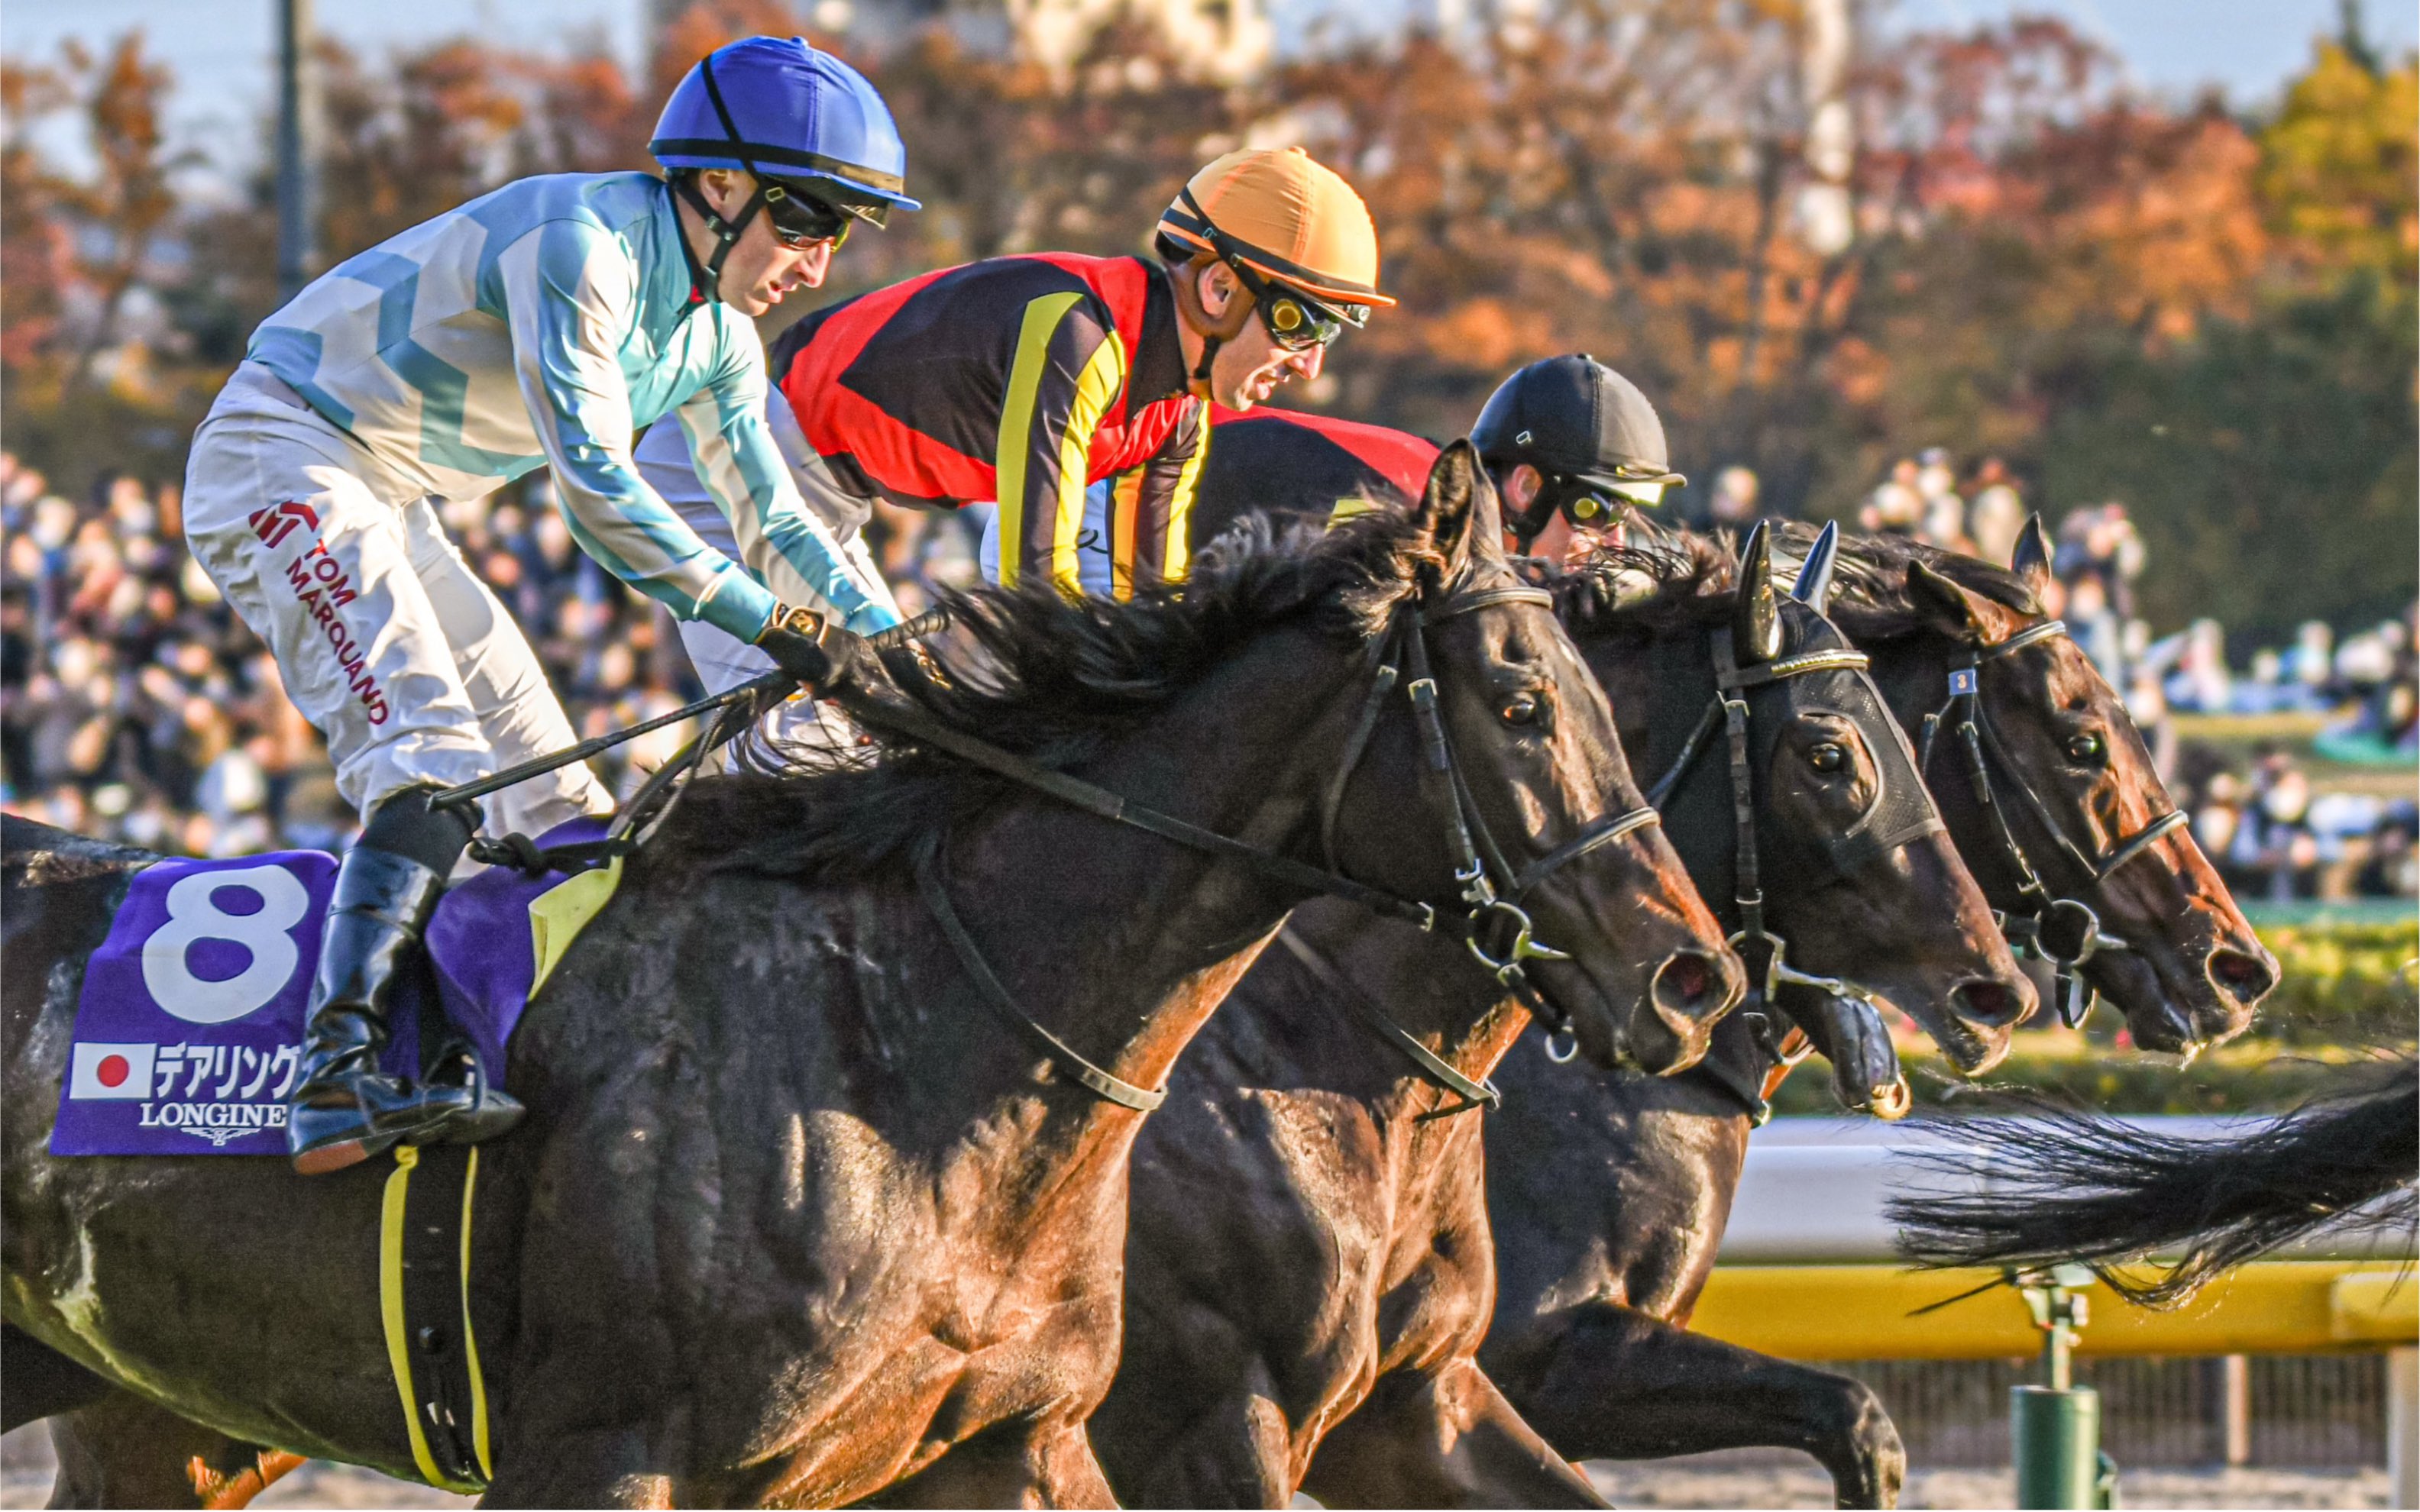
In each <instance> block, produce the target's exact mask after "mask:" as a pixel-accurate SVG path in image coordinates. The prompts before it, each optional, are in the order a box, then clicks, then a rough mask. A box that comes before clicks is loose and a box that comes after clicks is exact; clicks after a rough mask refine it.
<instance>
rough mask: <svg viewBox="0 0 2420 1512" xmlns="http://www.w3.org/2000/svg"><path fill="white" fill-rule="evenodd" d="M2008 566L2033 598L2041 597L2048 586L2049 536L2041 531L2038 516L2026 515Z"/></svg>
mask: <svg viewBox="0 0 2420 1512" xmlns="http://www.w3.org/2000/svg"><path fill="white" fill-rule="evenodd" d="M2009 567H2010V568H2012V569H2013V570H2014V571H2015V572H2016V575H2017V576H2018V577H2020V578H2023V579H2024V580H2025V586H2026V587H2027V588H2029V589H2031V590H2032V591H2033V594H2034V596H2035V597H2037V598H2039V597H2040V596H2041V594H2042V591H2043V590H2044V589H2046V588H2048V587H2049V586H2050V536H2049V535H2048V534H2047V533H2046V532H2044V531H2043V530H2042V522H2041V517H2040V515H2027V516H2026V517H2025V526H2024V529H2023V530H2021V531H2019V532H2017V549H2016V553H2015V554H2014V555H2013V556H2012V557H2010V558H2009Z"/></svg>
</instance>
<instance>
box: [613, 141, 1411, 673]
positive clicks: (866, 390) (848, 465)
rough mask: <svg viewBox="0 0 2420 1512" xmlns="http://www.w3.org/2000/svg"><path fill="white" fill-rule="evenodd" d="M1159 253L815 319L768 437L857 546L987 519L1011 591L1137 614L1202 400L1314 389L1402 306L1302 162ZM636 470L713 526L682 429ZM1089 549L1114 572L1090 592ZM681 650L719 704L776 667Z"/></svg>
mask: <svg viewBox="0 0 2420 1512" xmlns="http://www.w3.org/2000/svg"><path fill="white" fill-rule="evenodd" d="M1155 250H1156V253H1157V259H1158V260H1157V263H1156V265H1155V264H1154V263H1153V262H1151V261H1147V260H1145V259H1144V258H1141V257H1133V256H1124V257H1089V256H1078V255H1073V254H1065V253H1032V254H1024V255H1013V256H1004V257H994V258H990V259H987V260H985V261H983V262H975V263H969V264H966V265H964V266H962V267H958V268H952V269H947V270H942V271H939V272H935V273H928V274H925V275H923V277H920V278H913V279H909V280H907V282H905V283H902V284H895V285H892V286H890V287H888V288H882V289H876V290H875V291H873V292H872V293H868V294H862V295H860V296H858V297H857V298H855V299H851V300H846V301H842V302H841V303H839V304H835V305H831V306H830V307H828V308H825V309H822V310H817V311H815V312H814V313H813V314H811V315H809V316H805V317H804V318H803V319H801V320H799V323H798V324H797V325H794V326H792V327H791V328H790V329H789V330H788V331H787V332H783V335H782V336H781V337H780V338H779V339H777V340H776V341H775V342H774V343H773V347H772V353H771V359H770V361H771V366H772V372H773V381H774V383H775V385H776V388H777V390H778V394H777V396H776V397H775V399H774V400H773V401H772V403H771V406H770V413H769V416H768V419H769V423H770V425H771V428H772V429H773V431H774V432H775V434H776V435H777V436H779V437H781V438H782V439H783V443H784V446H785V448H786V449H787V453H788V455H789V457H790V460H791V464H792V467H793V470H794V471H795V473H796V476H797V480H798V483H799V490H800V492H801V493H802V494H803V495H804V496H805V498H806V500H807V502H808V505H809V507H810V508H813V509H815V510H816V511H817V512H818V513H819V514H820V515H821V517H822V518H823V520H824V521H825V523H826V524H827V525H829V526H830V528H831V529H832V530H833V532H834V533H835V534H838V535H840V536H842V537H843V538H844V539H846V538H850V537H853V536H854V535H855V534H856V532H857V531H858V529H859V527H861V525H862V524H863V523H864V521H865V520H866V519H867V518H868V517H870V516H871V514H872V513H873V506H874V502H875V501H876V500H885V501H890V502H891V503H893V504H900V505H907V506H911V507H915V508H924V509H931V508H956V507H958V506H960V505H964V504H969V503H991V504H996V505H997V509H996V510H995V511H994V513H993V514H992V516H991V518H990V520H989V522H988V523H987V525H986V528H985V540H984V546H983V565H984V570H985V575H986V576H987V577H990V578H992V579H994V580H995V581H998V582H1000V583H1001V584H1004V585H1007V586H1010V587H1014V586H1016V585H1017V584H1019V583H1024V582H1029V581H1041V582H1047V583H1049V584H1051V585H1053V586H1055V587H1056V588H1057V589H1058V590H1059V591H1060V592H1061V593H1063V594H1066V595H1067V596H1069V597H1071V598H1073V597H1078V596H1080V595H1081V594H1083V593H1084V592H1085V590H1086V586H1087V583H1086V579H1087V577H1088V576H1090V577H1091V578H1092V579H1093V583H1092V586H1093V587H1094V589H1095V590H1096V591H1099V592H1103V593H1105V594H1109V595H1112V596H1115V597H1118V598H1122V599H1123V598H1126V597H1130V596H1131V595H1132V594H1133V593H1134V591H1135V589H1136V588H1137V587H1138V586H1142V585H1149V584H1154V583H1167V582H1177V581H1181V580H1182V579H1184V577H1185V574H1186V567H1187V563H1188V561H1189V560H1190V553H1189V549H1188V547H1189V542H1190V539H1191V535H1190V532H1189V529H1188V525H1187V518H1188V516H1189V515H1190V513H1191V510H1192V504H1193V493H1194V484H1195V478H1196V476H1197V474H1198V472H1199V470H1200V469H1201V467H1202V450H1203V424H1202V422H1203V415H1202V405H1203V403H1204V402H1205V401H1207V402H1216V403H1218V404H1222V405H1227V406H1231V407H1233V408H1234V409H1250V408H1251V407H1252V406H1253V405H1255V404H1258V403H1260V402H1262V401H1263V400H1265V399H1266V398H1267V397H1268V396H1269V394H1270V393H1273V392H1274V391H1275V390H1276V389H1277V388H1278V387H1279V386H1280V384H1283V383H1286V382H1288V381H1291V380H1292V379H1295V378H1304V379H1310V378H1316V377H1318V376H1319V372H1320V368H1321V364H1322V362H1323V360H1324V355H1325V352H1326V347H1327V344H1328V343H1330V342H1332V341H1334V340H1335V339H1336V337H1337V336H1338V335H1339V334H1341V333H1342V332H1343V330H1344V328H1345V327H1347V326H1354V327H1358V326H1360V325H1361V324H1362V323H1363V322H1364V321H1366V320H1367V319H1368V318H1369V313H1370V311H1371V310H1372V309H1373V307H1377V306H1382V305H1390V304H1392V303H1394V302H1395V301H1393V300H1391V299H1389V298H1388V297H1387V296H1386V295H1383V294H1381V293H1379V292H1378V287H1377V283H1378V237H1377V231H1376V228H1375V227H1374V226H1373V224H1371V220H1370V212H1369V209H1368V208H1367V207H1365V206H1364V205H1363V204H1362V202H1361V197H1360V196H1359V195H1358V194H1357V193H1354V192H1353V189H1352V188H1351V186H1350V185H1348V184H1346V183H1345V182H1344V180H1343V179H1342V178H1340V177H1337V176H1336V175H1335V174H1334V173H1332V172H1330V171H1329V170H1328V169H1326V168H1325V167H1322V166H1321V165H1320V164H1319V163H1317V162H1312V161H1311V158H1310V157H1309V156H1308V155H1307V154H1305V153H1304V152H1303V151H1302V150H1301V149H1300V148H1298V147H1297V148H1287V149H1283V150H1279V149H1259V148H1255V149H1248V150H1244V151H1238V152H1231V153H1229V154H1227V155H1226V156H1225V157H1222V158H1220V159H1218V161H1217V162H1213V163H1211V164H1209V165H1208V166H1207V167H1205V168H1202V170H1201V171H1200V172H1198V173H1196V174H1195V175H1194V176H1193V177H1192V178H1191V179H1190V180H1189V181H1188V182H1187V184H1186V186H1185V188H1184V189H1183V190H1181V191H1179V192H1178V193H1177V196H1176V199H1175V201H1174V202H1173V203H1171V205H1170V206H1169V208H1168V210H1167V212H1166V213H1165V214H1164V215H1162V216H1161V218H1160V221H1159V225H1158V232H1157V243H1156V249H1155ZM639 460H640V465H641V467H642V468H643V469H645V470H646V471H647V475H648V477H649V478H650V479H651V480H653V481H655V482H656V483H657V485H658V486H659V488H661V489H663V490H664V494H665V497H666V499H667V500H668V501H671V502H672V503H673V504H674V505H675V507H676V508H679V509H681V510H682V511H683V512H684V514H685V516H686V517H690V518H691V519H692V520H696V521H699V522H700V523H701V524H702V525H704V526H706V528H707V529H711V527H712V521H711V518H710V516H711V513H712V511H711V508H710V506H709V505H707V504H706V501H705V500H704V499H702V498H701V497H699V496H698V494H697V492H696V490H695V487H694V486H693V485H688V484H686V481H685V480H686V479H687V477H688V475H689V473H690V468H689V466H688V463H687V460H686V458H685V457H684V456H683V455H682V437H681V436H680V435H679V434H678V433H677V432H676V431H675V430H674V429H673V428H672V427H670V426H664V425H659V426H657V427H656V429H655V430H654V431H652V432H651V433H649V435H648V436H647V437H646V438H645V439H644V440H643V441H642V443H641V445H640V448H639ZM1112 479H1114V483H1112V482H1111V481H1110V480H1112ZM1096 482H1098V483H1100V484H1102V485H1104V486H1103V487H1102V488H1100V489H1097V490H1092V491H1093V492H1094V494H1095V501H1094V507H1093V515H1094V528H1093V530H1091V531H1090V532H1088V531H1087V529H1086V516H1087V498H1086V495H1087V492H1088V489H1090V488H1091V486H1092V485H1094V483H1096ZM724 544H725V549H726V550H727V549H729V548H730V543H729V542H727V541H726V542H725V543H724ZM1087 547H1093V548H1094V550H1093V551H1092V552H1090V553H1088V552H1087V551H1086V548H1087ZM1102 547H1105V548H1106V549H1102ZM1088 554H1089V555H1093V556H1095V557H1098V558H1102V559H1105V561H1104V562H1103V563H1102V565H1103V567H1104V568H1105V569H1106V570H1103V571H1099V572H1094V573H1091V574H1088V573H1087V571H1086V563H1079V560H1078V559H1079V556H1083V555H1088ZM682 639H683V640H684V642H685V643H686V644H687V645H688V647H689V649H690V656H691V657H692V658H693V659H694V660H695V661H696V662H697V665H698V670H699V672H700V674H701V675H702V676H704V677H705V679H706V683H707V685H708V686H709V687H728V686H731V685H733V684H736V683H738V682H741V681H744V680H746V679H747V678H748V677H749V676H751V675H753V673H754V672H755V671H761V670H762V669H763V667H764V665H765V663H764V661H763V659H762V658H761V657H760V656H757V655H756V654H755V653H754V652H753V651H752V650H751V649H750V648H749V647H747V646H744V645H741V644H738V643H737V642H736V641H734V640H732V639H731V638H729V637H727V636H724V635H721V634H720V633H718V631H717V630H716V629H715V628H713V627H712V626H710V625H684V626H683V627H682ZM794 707H795V704H794Z"/></svg>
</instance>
